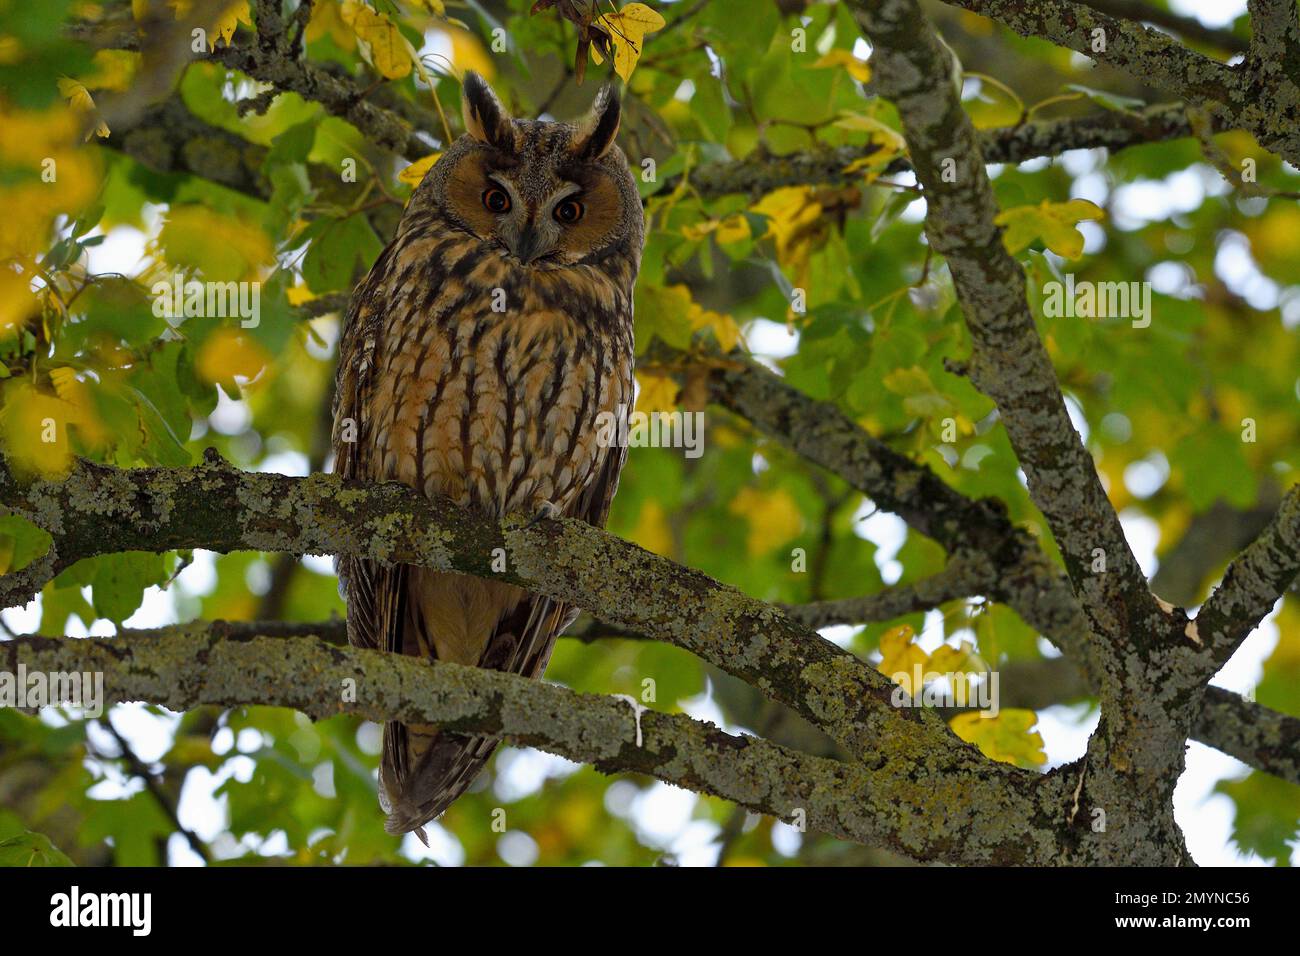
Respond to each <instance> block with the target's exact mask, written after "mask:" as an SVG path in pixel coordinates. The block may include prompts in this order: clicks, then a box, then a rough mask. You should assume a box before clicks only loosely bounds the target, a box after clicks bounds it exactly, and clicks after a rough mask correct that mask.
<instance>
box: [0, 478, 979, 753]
mask: <svg viewBox="0 0 1300 956" xmlns="http://www.w3.org/2000/svg"><path fill="white" fill-rule="evenodd" d="M0 504H4V505H6V506H8V507H9V508H11V509H13V511H14V512H16V513H18V514H21V515H23V516H24V517H26V518H27V519H28V520H30V521H32V522H33V523H34V524H37V525H38V526H40V527H43V528H45V529H46V530H47V531H48V532H50V534H51V535H52V536H53V538H54V543H53V546H52V548H51V550H50V552H49V553H47V554H46V555H44V556H42V557H41V558H39V559H37V560H36V561H34V562H33V563H32V564H31V565H29V566H28V567H26V568H23V569H22V570H20V571H17V572H13V573H10V574H7V575H4V576H2V577H0V604H3V605H4V606H12V605H14V604H19V603H24V602H26V601H28V600H30V598H31V597H32V596H34V595H35V594H36V593H37V591H39V589H40V587H41V586H42V585H43V584H44V583H45V582H47V581H49V580H51V579H52V578H53V577H54V576H55V575H56V574H58V573H59V572H60V571H61V570H63V569H64V568H66V567H68V566H70V565H71V564H72V563H74V562H75V561H76V560H78V559H80V558H84V557H90V556H93V555H97V554H107V553H115V552H120V551H131V550H147V551H167V550H171V549H174V548H195V547H202V548H208V549H211V550H214V551H221V552H227V551H235V550H255V551H288V552H291V553H295V554H307V553H310V554H349V555H354V556H359V557H365V558H369V559H371V560H375V561H379V562H381V563H389V564H391V563H401V564H415V565H422V566H425V567H432V568H438V569H440V570H454V571H459V572H461V573H464V574H473V575H476V576H478V577H484V578H492V579H497V580H502V581H506V582H509V583H511V584H517V585H520V586H522V587H525V588H527V589H528V590H530V591H535V592H539V593H542V594H546V595H547V596H549V597H553V598H557V599H559V600H563V601H565V602H567V603H571V604H574V605H576V606H578V607H581V608H584V609H585V610H587V611H590V612H591V613H593V614H595V615H597V616H599V617H600V618H602V619H603V620H607V621H610V622H612V623H614V624H616V625H620V626H623V627H628V628H632V629H636V630H638V631H640V632H641V633H644V634H647V635H650V636H653V637H655V638H657V639H659V640H663V641H666V642H668V643H672V644H675V645H677V646H679V647H682V648H684V649H685V650H688V651H690V652H692V653H694V654H696V655H697V656H699V657H702V658H704V659H705V660H707V661H709V662H710V663H712V664H715V665H716V666H718V667H720V668H722V669H723V670H725V671H727V672H728V673H730V674H732V675H734V676H736V677H738V678H740V679H741V680H744V681H745V682H746V683H749V684H751V685H752V686H754V687H757V688H759V689H760V690H762V691H763V692H764V693H766V694H767V695H768V696H770V697H772V699H774V700H777V701H778V702H780V703H783V704H785V705H787V706H789V707H791V708H793V709H794V710H795V711H796V712H798V713H799V714H800V715H801V716H803V717H805V718H806V719H808V720H809V721H810V722H812V723H814V724H815V725H816V726H818V727H820V728H821V729H823V730H824V731H825V732H826V733H827V734H828V735H829V736H830V737H831V738H832V739H834V740H836V742H838V743H840V744H841V745H843V746H844V747H845V748H846V750H847V751H848V752H849V753H850V754H853V755H854V756H856V757H859V758H861V759H863V760H865V761H867V762H869V763H871V762H878V761H880V760H885V759H895V758H898V757H899V755H900V753H901V752H911V751H913V750H915V751H917V752H920V751H925V752H927V753H931V754H933V755H935V757H936V759H940V760H941V761H942V762H943V763H944V764H945V765H947V766H949V767H950V768H951V769H953V770H954V771H958V770H961V769H963V768H966V767H968V766H970V765H979V764H982V763H984V762H985V761H984V758H983V757H982V756H980V755H979V753H978V752H977V751H975V750H973V749H972V748H970V747H968V746H966V745H965V744H963V743H961V741H959V740H958V739H957V738H956V737H955V736H953V734H952V733H951V732H950V731H949V730H948V729H947V727H946V726H945V725H944V724H943V722H942V721H941V720H940V719H939V717H938V716H937V715H935V714H934V713H932V712H929V711H926V710H924V709H919V708H899V707H896V706H894V705H893V703H892V702H891V699H892V696H893V691H894V685H893V683H892V682H890V681H889V680H888V679H887V678H885V677H884V676H882V675H881V674H879V673H877V672H876V671H875V670H874V669H873V668H871V667H870V666H869V665H867V664H866V663H864V662H863V661H860V660H859V659H857V658H856V657H854V656H853V655H852V654H850V653H848V652H847V651H845V650H842V649H841V648H838V647H836V646H835V645H834V644H832V643H830V642H829V641H827V640H825V639H824V638H822V637H821V636H820V635H818V634H817V633H816V632H815V631H812V630H810V629H808V628H806V627H803V626H802V625H800V624H797V623H796V622H794V621H791V620H790V619H789V618H787V617H786V616H785V615H783V614H782V613H781V612H780V611H779V610H777V609H776V608H774V607H773V606H771V605H769V604H765V603H763V602H761V601H757V600H754V599H752V598H749V597H746V596H745V595H743V594H741V593H740V592H739V591H737V590H735V589H734V588H730V587H727V586H725V585H722V584H719V583H718V582H716V581H714V580H712V579H711V578H709V577H708V576H706V575H704V574H702V573H700V572H698V571H695V570H693V569H690V568H686V567H682V566H681V565H677V564H674V563H673V562H671V561H668V560H667V559H665V558H661V557H659V556H657V555H654V554H651V553H649V552H647V551H644V550H642V549H640V548H638V547H636V546H635V545H632V544H629V543H627V542H625V541H622V540H620V539H618V538H615V537H613V536H612V535H610V534H607V533H605V532H603V531H600V530H598V529H596V528H593V527H591V526H590V525H587V524H585V523H583V522H580V521H572V520H552V521H543V522H540V523H538V524H536V525H533V526H528V527H521V525H523V524H524V523H525V522H524V521H523V519H520V520H518V521H516V520H514V519H509V520H507V521H505V522H502V523H500V524H498V523H497V522H495V521H491V520H489V519H487V518H485V517H483V516H481V515H476V514H474V513H472V512H469V511H465V510H462V509H460V508H458V507H457V506H455V505H454V504H452V503H451V502H450V501H448V500H446V499H428V498H425V497H423V496H422V495H419V494H417V493H416V492H414V491H412V490H411V489H409V488H407V487H405V486H403V485H400V484H397V483H388V484H382V485H367V484H363V483H357V482H343V481H341V480H340V479H339V478H338V477H337V476H335V475H320V474H318V475H312V476H310V477H308V478H290V477H287V476H283V475H273V474H251V473H245V472H241V471H239V470H237V469H235V468H233V467H231V466H230V465H228V464H227V463H225V462H223V461H221V460H220V459H219V458H216V457H215V456H213V457H210V458H209V459H208V460H207V461H206V462H205V464H204V465H202V466H200V467H197V468H193V469H169V468H139V469H131V470H121V469H117V468H112V467H109V466H105V465H97V464H92V463H90V462H86V461H78V462H77V463H76V465H75V467H74V468H73V470H72V472H71V474H70V475H69V476H68V477H67V478H65V479H63V480H61V481H49V480H39V481H35V482H33V483H32V484H31V485H29V486H27V487H22V486H20V485H19V484H18V483H17V482H16V481H15V480H14V479H13V477H12V476H11V475H9V474H8V473H7V472H3V473H0ZM500 559H504V561H505V566H506V567H507V568H508V570H506V571H504V572H501V573H498V572H497V571H495V570H494V567H493V566H494V564H496V565H498V566H499V560H500Z"/></svg>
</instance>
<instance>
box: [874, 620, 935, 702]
mask: <svg viewBox="0 0 1300 956" xmlns="http://www.w3.org/2000/svg"><path fill="white" fill-rule="evenodd" d="M915 637H916V632H915V631H914V630H912V628H911V626H910V625H908V624H900V625H898V627H891V628H890V629H889V630H887V631H886V632H885V633H884V634H882V635H880V654H881V661H880V663H879V664H877V665H876V670H878V671H880V673H882V674H884V675H885V676H886V677H888V678H889V679H890V680H892V681H893V682H894V683H896V684H898V686H900V687H902V688H903V690H905V691H907V692H908V694H916V692H917V691H919V690H920V689H921V688H920V686H913V685H914V684H916V683H917V682H916V675H917V672H918V671H919V672H920V673H921V674H922V675H924V673H925V669H926V663H927V662H928V661H929V659H930V658H929V655H928V654H926V653H925V651H923V650H921V648H919V647H917V646H916V644H914V643H913V640H914V639H915Z"/></svg>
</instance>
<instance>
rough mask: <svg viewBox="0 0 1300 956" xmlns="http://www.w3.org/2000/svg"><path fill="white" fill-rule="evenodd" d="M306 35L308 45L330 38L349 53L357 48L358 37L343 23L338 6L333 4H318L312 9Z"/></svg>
mask: <svg viewBox="0 0 1300 956" xmlns="http://www.w3.org/2000/svg"><path fill="white" fill-rule="evenodd" d="M304 35H305V37H306V39H307V42H308V43H315V42H316V41H317V40H319V39H321V38H322V37H326V36H328V37H329V38H330V40H331V41H332V42H333V43H334V45H335V46H336V47H338V48H339V49H340V50H345V51H347V52H349V53H350V52H351V51H353V50H355V49H356V47H357V35H356V34H355V33H353V32H352V28H351V27H349V26H348V25H347V24H346V23H344V22H343V16H342V14H341V12H340V11H339V8H338V6H337V5H336V4H333V3H318V4H316V5H315V6H313V7H312V9H311V19H310V20H309V21H307V31H306V33H305V34H304Z"/></svg>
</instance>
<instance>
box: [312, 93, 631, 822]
mask: <svg viewBox="0 0 1300 956" xmlns="http://www.w3.org/2000/svg"><path fill="white" fill-rule="evenodd" d="M463 110H464V118H465V128H466V130H467V132H466V133H465V135H463V136H461V137H460V138H459V139H457V140H456V141H455V142H454V143H453V144H452V145H451V146H450V147H449V148H448V149H447V151H446V152H445V153H444V154H443V156H442V157H441V159H439V160H438V162H437V163H435V164H434V165H433V167H432V168H431V169H430V171H429V172H428V174H427V175H426V176H425V178H424V180H423V182H421V183H420V185H419V187H418V188H417V189H416V190H415V192H414V194H413V195H412V197H411V200H410V203H409V204H408V206H407V208H406V211H405V213H404V214H403V215H402V219H401V222H400V224H399V226H398V229H397V235H396V237H395V238H394V239H393V241H392V242H391V243H390V244H389V245H388V247H387V248H386V249H385V250H384V251H383V253H382V254H381V255H380V256H379V258H378V260H377V261H376V262H375V265H374V267H373V268H372V269H371V270H370V274H369V275H368V276H367V277H366V278H365V280H364V281H363V282H362V283H361V284H360V285H359V286H358V287H357V289H356V291H355V293H354V294H353V297H352V304H351V308H350V309H349V311H348V315H347V320H346V323H345V326H344V330H343V336H342V339H341V342H340V346H339V367H338V378H337V381H336V383H335V398H334V434H333V447H334V453H335V470H336V471H337V472H338V473H340V474H341V475H343V476H344V477H345V478H357V479H365V480H371V481H399V482H402V483H404V484H406V485H409V486H411V487H413V488H415V489H417V490H418V491H420V492H421V493H423V494H425V495H429V496H433V495H445V496H447V497H449V498H451V499H452V500H454V501H456V502H458V503H459V504H461V505H463V506H466V507H469V508H472V509H475V510H477V511H480V512H483V513H486V514H488V515H490V516H493V517H501V516H504V515H506V514H511V513H520V514H533V515H539V516H540V515H555V514H559V515H565V516H571V517H574V518H579V519H581V520H583V521H587V522H589V523H591V524H593V525H597V526H603V525H604V523H605V519H606V517H607V515H608V513H609V507H610V501H611V500H612V499H613V496H614V492H615V490H616V489H617V487H618V479H619V473H620V471H621V470H622V468H623V462H624V459H625V457H626V449H625V448H620V447H616V446H614V445H609V444H608V442H601V441H598V435H608V434H609V431H610V430H609V429H608V428H606V429H598V423H603V422H608V421H614V422H617V421H618V420H619V418H620V417H621V416H625V415H626V411H627V409H628V408H629V407H630V406H631V405H632V402H633V384H632V381H633V378H632V373H633V367H632V362H633V358H632V354H633V346H632V286H633V283H634V282H635V280H636V274H637V269H638V268H639V266H640V262H641V252H642V246H643V244H644V217H643V214H642V210H641V203H640V200H639V199H638V196H637V191H636V184H635V181H634V179H633V177H632V174H631V172H630V171H629V169H628V165H627V160H626V159H625V158H624V156H623V153H622V151H621V150H620V149H619V148H618V146H616V145H615V144H614V137H615V134H616V133H617V132H618V126H619V110H620V106H619V99H618V96H617V95H616V94H615V93H614V91H613V90H612V89H610V88H606V89H605V90H603V91H601V93H600V94H599V95H598V96H597V98H596V101H595V104H594V106H593V107H592V110H591V113H590V114H589V115H588V117H587V118H586V119H585V120H584V121H583V122H582V123H580V124H579V125H577V126H573V125H569V124H565V123H553V122H543V121H528V120H519V119H512V118H511V117H510V116H509V115H508V114H507V112H506V111H505V109H504V108H503V107H502V105H501V103H500V101H499V100H498V99H497V98H496V96H495V95H494V94H493V92H492V90H491V89H490V88H489V87H488V85H487V84H486V83H485V82H484V81H483V79H482V78H481V77H479V76H478V75H476V74H474V73H469V74H467V75H466V77H465V81H464V99H463ZM606 416H614V417H613V418H612V419H610V418H608V417H606ZM616 433H621V432H616ZM607 445H608V447H606V446H607ZM338 570H339V579H340V584H339V586H340V590H341V591H342V593H343V595H344V597H345V599H346V600H347V605H348V611H347V617H348V637H349V640H350V641H351V642H352V643H353V644H354V645H356V646H358V647H366V648H378V649H380V650H386V651H389V652H392V653H401V654H411V655H417V656H420V657H423V658H429V659H436V660H440V661H456V662H457V663H461V664H470V665H477V666H479V667H489V668H494V669H497V670H502V671H510V672H513V673H516V674H523V675H526V676H528V677H537V676H539V675H540V674H541V673H542V671H543V670H544V669H545V667H546V663H547V661H548V660H549V658H550V655H551V650H552V648H553V647H554V645H555V639H556V637H557V636H558V635H559V634H560V633H561V632H562V631H563V630H564V629H565V628H566V627H568V626H569V624H571V623H572V621H573V619H574V617H575V616H576V614H577V610H576V608H572V607H570V606H568V605H566V604H563V603H560V602H557V601H553V600H551V599H549V598H546V597H542V596H539V595H535V594H531V593H528V592H526V591H524V590H521V589H520V588H517V587H514V586H512V585H509V584H506V583H504V582H499V581H492V580H485V579H480V578H475V577H469V576H466V575H461V574H455V573H450V572H443V571H433V570H429V569H425V568H419V567H413V566H407V565H393V566H386V565H382V564H379V563H378V562H374V561H370V560H363V559H357V558H341V559H340V560H339V562H338ZM497 742H498V741H497V739H496V738H494V737H490V736H467V735H453V734H447V733H442V732H440V731H438V730H437V728H435V727H433V726H428V725H420V724H400V723H396V722H390V723H388V724H387V726H386V727H385V728H384V747H383V757H382V759H381V764H380V802H381V804H382V805H383V807H384V809H385V811H387V813H388V820H387V823H386V826H387V828H388V830H389V831H390V832H393V833H402V832H407V831H410V830H415V831H416V832H417V833H420V834H421V835H422V830H421V828H422V827H423V825H424V824H425V823H426V822H428V821H429V820H432V819H433V818H434V817H436V816H438V815H439V814H440V813H442V811H443V810H445V809H446V808H447V807H448V806H449V805H450V804H451V803H452V801H454V800H455V799H456V798H457V797H459V796H460V795H461V793H463V792H464V790H465V788H466V787H468V786H469V785H470V783H471V782H472V781H473V780H474V778H475V776H476V775H477V774H478V773H479V771H480V770H481V769H482V767H483V765H484V764H485V763H486V762H487V760H488V758H489V757H490V756H491V755H492V752H493V750H494V749H495V748H496V745H497Z"/></svg>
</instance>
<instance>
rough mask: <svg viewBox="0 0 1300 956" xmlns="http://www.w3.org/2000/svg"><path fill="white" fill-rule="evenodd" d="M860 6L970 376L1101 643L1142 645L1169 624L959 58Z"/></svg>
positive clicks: (905, 20)
mask: <svg viewBox="0 0 1300 956" xmlns="http://www.w3.org/2000/svg"><path fill="white" fill-rule="evenodd" d="M853 8H854V12H855V15H856V17H857V19H858V21H859V23H860V24H861V26H862V28H863V30H864V31H865V32H866V33H867V34H868V36H869V37H870V39H871V41H872V43H873V44H874V46H875V52H874V54H873V62H874V63H875V66H876V71H877V72H876V76H877V78H878V82H879V86H880V89H881V92H882V93H883V94H884V95H885V96H887V97H889V98H890V99H892V100H893V101H894V102H895V104H896V105H897V106H898V110H899V115H900V116H901V118H902V121H903V132H904V136H905V137H906V139H907V143H908V151H909V154H910V155H911V157H912V162H913V165H914V167H915V169H916V174H917V177H918V179H919V180H920V181H921V183H922V184H923V186H924V187H925V195H926V203H927V210H928V211H927V215H926V233H927V235H928V237H929V239H930V245H931V246H932V247H933V248H934V250H935V252H937V253H938V254H940V255H942V256H943V257H944V258H945V259H946V260H947V263H948V267H949V269H950V271H951V272H952V276H953V284H954V286H955V288H956V292H957V298H958V301H959V302H960V304H961V306H962V311H963V313H964V315H965V318H966V324H967V327H968V328H969V329H970V332H971V339H972V341H973V344H974V354H973V356H972V359H971V362H970V367H969V374H970V377H971V379H972V381H973V382H974V383H975V384H976V385H977V386H978V387H979V388H980V389H981V390H982V391H984V392H985V393H986V394H988V395H989V396H990V397H991V398H992V399H993V400H994V401H995V402H996V403H997V406H998V410H999V412H1000V413H1001V418H1002V421H1003V424H1004V425H1005V427H1006V430H1007V435H1008V437H1009V438H1010V440H1011V444H1012V446H1013V447H1014V448H1015V451H1016V454H1017V456H1018V458H1019V459H1020V462H1021V465H1022V466H1023V467H1024V470H1025V474H1026V477H1027V479H1028V484H1029V492H1030V495H1031V496H1032V497H1033V499H1034V503H1035V504H1036V505H1038V507H1039V509H1040V510H1041V511H1042V512H1043V514H1044V515H1045V516H1046V517H1047V520H1048V523H1049V524H1050V525H1051V528H1052V532H1053V534H1054V535H1055V537H1056V541H1057V544H1058V546H1059V547H1060V549H1061V553H1062V556H1063V557H1064V559H1065V565H1066V570H1067V572H1068V573H1069V575H1070V580H1071V581H1072V582H1073V583H1074V588H1075V592H1076V593H1077V594H1079V595H1080V600H1081V602H1082V604H1083V608H1084V611H1085V612H1086V613H1087V615H1088V617H1089V619H1090V620H1091V621H1092V623H1093V626H1094V628H1095V630H1096V632H1097V634H1098V635H1099V636H1101V637H1103V638H1104V639H1105V641H1106V642H1107V643H1115V644H1118V643H1122V642H1124V641H1126V640H1130V639H1134V638H1136V639H1137V640H1142V635H1143V634H1148V633H1151V632H1152V631H1154V630H1156V629H1157V627H1158V625H1159V624H1160V623H1161V619H1162V615H1161V613H1160V611H1159V609H1158V607H1157V606H1156V603H1155V601H1154V599H1153V598H1152V597H1151V593H1150V591H1149V589H1148V588H1147V586H1146V580H1145V578H1144V576H1143V574H1142V571H1141V568H1139V567H1138V563H1137V560H1136V559H1135V558H1134V557H1133V553H1132V551H1131V550H1130V548H1129V546H1128V542H1127V540H1126V539H1125V537H1124V532H1123V529H1122V528H1121V527H1120V523H1119V518H1118V516H1117V515H1116V513H1115V509H1114V508H1113V507H1112V506H1111V504H1110V502H1109V500H1108V499H1107V497H1106V492H1105V490H1104V489H1103V488H1102V486H1101V480H1100V478H1099V477H1098V475H1097V471H1096V468H1095V466H1094V465H1093V461H1092V456H1091V455H1090V454H1089V453H1088V450H1087V449H1086V448H1085V447H1084V446H1083V442H1082V441H1081V440H1080V438H1079V436H1078V434H1077V433H1076V432H1075V430H1074V426H1073V424H1072V423H1071V421H1070V417H1069V414H1068V412H1067V411H1066V408H1065V401H1064V399H1063V397H1062V395H1061V390H1060V387H1059V385H1058V384H1057V381H1056V373H1055V371H1054V369H1053V368H1052V363H1051V360H1050V359H1049V358H1048V355H1047V350H1046V348H1044V346H1043V343H1042V341H1041V339H1040V338H1039V336H1038V331H1037V328H1036V326H1035V324H1034V318H1033V315H1032V313H1031V312H1030V309H1029V303H1028V300H1027V298H1026V296H1025V276H1024V272H1023V270H1022V269H1021V267H1020V264H1019V263H1018V262H1016V260H1015V259H1014V258H1012V257H1011V255H1010V254H1009V253H1008V252H1007V251H1006V249H1005V248H1004V246H1003V244H1002V237H1001V232H1000V230H999V229H998V227H997V226H996V225H995V224H994V218H995V216H996V214H997V203H996V201H995V199H994V197H993V190H992V187H991V186H990V184H989V179H988V175H987V173H986V172H985V169H984V162H983V158H982V157H981V155H980V151H979V146H978V144H977V142H976V139H975V131H974V127H973V126H972V124H971V122H970V119H969V117H968V116H967V115H966V112H965V111H964V110H963V109H962V106H961V102H960V98H959V97H958V95H957V93H956V92H955V90H954V88H953V84H952V70H953V67H952V60H951V58H950V57H949V56H948V55H947V54H946V53H945V52H944V51H943V50H942V49H941V48H940V47H939V44H938V41H937V40H936V39H935V37H934V34H933V33H932V32H931V30H930V28H929V26H928V24H927V23H926V22H925V21H924V18H923V17H922V15H921V13H920V10H919V9H918V8H917V6H916V4H915V2H912V0H895V2H883V3H862V2H858V3H854V4H853ZM1166 39H1167V38H1166Z"/></svg>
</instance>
